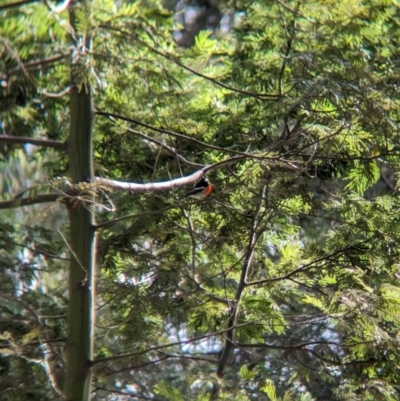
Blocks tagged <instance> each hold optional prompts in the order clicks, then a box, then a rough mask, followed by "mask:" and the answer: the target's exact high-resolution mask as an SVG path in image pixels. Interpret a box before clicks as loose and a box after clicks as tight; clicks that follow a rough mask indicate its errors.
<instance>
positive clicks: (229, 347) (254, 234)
mask: <svg viewBox="0 0 400 401" xmlns="http://www.w3.org/2000/svg"><path fill="white" fill-rule="evenodd" d="M266 192H267V186H266V185H264V187H263V188H262V190H261V193H260V200H259V203H258V206H257V210H256V211H255V213H254V217H253V222H252V227H251V230H250V233H249V241H248V244H247V249H246V256H245V259H244V262H243V265H242V271H241V274H240V279H239V283H238V287H237V290H236V294H235V299H233V300H232V301H231V308H230V317H229V320H228V324H227V328H228V330H227V332H226V337H225V346H224V349H223V351H222V354H221V358H220V360H219V362H218V368H217V376H218V377H220V378H222V376H223V374H224V371H225V368H226V365H227V364H228V362H229V359H230V358H231V356H232V352H233V349H234V347H235V345H234V343H233V334H234V328H235V327H236V325H237V318H238V314H239V307H240V300H241V297H242V293H243V291H244V289H245V288H246V278H247V275H248V273H249V271H250V268H251V266H252V264H253V257H254V251H255V246H256V243H257V240H258V238H259V236H260V232H259V229H258V224H259V219H260V214H261V208H262V205H263V204H264V200H265V196H266Z"/></svg>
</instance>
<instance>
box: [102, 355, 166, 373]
mask: <svg viewBox="0 0 400 401" xmlns="http://www.w3.org/2000/svg"><path fill="white" fill-rule="evenodd" d="M168 358H169V356H168V355H165V356H164V357H162V358H159V359H156V360H154V361H150V362H144V363H141V364H140V365H136V366H127V367H126V368H122V369H118V370H115V371H112V372H110V373H107V374H106V375H104V376H112V375H115V374H117V373H121V372H126V371H132V370H137V369H141V368H145V367H146V366H150V365H155V364H156V363H159V362H162V361H164V360H166V359H168Z"/></svg>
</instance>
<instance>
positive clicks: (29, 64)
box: [0, 6, 68, 79]
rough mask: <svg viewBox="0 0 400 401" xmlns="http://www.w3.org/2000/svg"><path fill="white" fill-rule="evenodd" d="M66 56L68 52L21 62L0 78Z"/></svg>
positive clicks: (36, 68) (43, 65)
mask: <svg viewBox="0 0 400 401" xmlns="http://www.w3.org/2000/svg"><path fill="white" fill-rule="evenodd" d="M0 10H1V6H0ZM66 57H68V53H64V54H58V55H56V56H52V57H49V58H46V59H42V60H35V61H30V62H26V63H22V62H21V63H20V65H19V66H18V67H16V68H14V69H12V70H10V71H8V73H7V74H2V75H0V78H2V79H6V78H9V77H10V76H12V75H14V74H18V73H19V72H21V71H22V72H25V73H26V72H28V71H35V70H38V69H40V68H44V67H46V66H48V65H49V64H53V63H56V62H57V61H60V60H62V59H64V58H66Z"/></svg>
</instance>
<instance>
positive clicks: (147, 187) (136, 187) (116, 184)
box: [95, 168, 209, 194]
mask: <svg viewBox="0 0 400 401" xmlns="http://www.w3.org/2000/svg"><path fill="white" fill-rule="evenodd" d="M208 170H209V169H208ZM205 173H206V169H205V168H202V169H201V170H198V171H196V172H195V173H193V174H191V175H188V176H187V177H182V178H176V179H174V180H169V181H163V182H155V183H147V184H136V183H133V182H122V181H115V180H108V179H106V178H98V177H97V178H95V180H96V182H97V183H99V184H101V185H105V186H107V187H109V188H113V189H119V190H121V191H130V192H133V193H135V194H140V193H143V192H147V191H154V192H160V191H169V190H172V189H174V188H180V187H184V186H186V185H190V184H193V183H194V182H195V181H197V180H198V179H200V178H201V177H203V175H204V174H205Z"/></svg>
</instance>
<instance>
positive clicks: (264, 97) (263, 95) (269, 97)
mask: <svg viewBox="0 0 400 401" xmlns="http://www.w3.org/2000/svg"><path fill="white" fill-rule="evenodd" d="M100 27H102V28H107V29H112V30H114V31H118V32H120V33H121V34H124V35H128V36H131V37H132V35H131V32H126V31H124V30H123V29H120V28H115V27H112V26H111V25H109V24H101V25H100ZM146 32H147V34H148V35H149V38H150V40H152V42H153V43H154V44H155V45H156V46H158V43H156V42H155V41H154V38H153V35H152V33H151V32H149V31H148V30H146ZM133 39H134V40H136V41H137V42H138V43H140V44H141V45H143V46H145V47H146V48H147V49H149V50H150V51H152V52H154V53H156V54H158V55H159V56H161V57H163V58H165V59H166V60H168V61H171V62H173V63H174V64H176V65H178V66H179V67H181V68H183V69H184V70H186V71H189V72H190V73H192V74H194V75H196V76H198V77H200V78H203V79H205V80H206V81H209V82H212V83H213V84H215V85H217V86H220V87H221V88H224V89H227V90H229V91H231V92H236V93H240V94H241V95H245V96H250V97H254V98H256V99H259V100H262V101H274V102H276V101H278V100H280V99H282V96H280V95H270V94H267V93H257V92H250V91H246V90H243V89H238V88H235V87H233V86H230V85H227V84H224V83H223V82H221V81H219V80H218V79H216V78H212V77H209V76H207V75H204V74H202V73H200V72H198V71H196V70H193V69H192V68H190V67H188V66H187V65H185V64H183V63H182V62H181V61H179V60H178V59H177V57H176V56H174V55H172V54H168V53H166V52H165V51H164V50H163V51H161V50H158V49H156V48H154V47H153V46H150V45H149V44H148V43H146V42H144V41H142V40H140V39H139V38H138V37H137V36H133Z"/></svg>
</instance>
